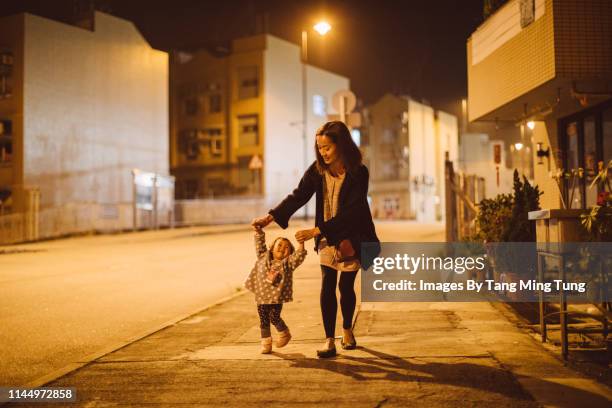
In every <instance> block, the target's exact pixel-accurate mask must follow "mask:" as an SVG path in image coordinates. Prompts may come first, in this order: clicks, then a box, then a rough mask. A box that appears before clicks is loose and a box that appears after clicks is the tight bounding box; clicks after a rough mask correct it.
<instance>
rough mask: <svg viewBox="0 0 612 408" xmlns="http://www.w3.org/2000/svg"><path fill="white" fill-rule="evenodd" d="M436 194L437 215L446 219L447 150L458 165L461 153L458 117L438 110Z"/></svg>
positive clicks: (451, 159) (454, 163)
mask: <svg viewBox="0 0 612 408" xmlns="http://www.w3.org/2000/svg"><path fill="white" fill-rule="evenodd" d="M436 116H437V120H436V125H437V126H436V156H437V157H436V167H437V171H436V195H437V196H438V200H439V203H440V204H439V205H438V206H437V217H438V218H440V219H442V220H443V219H444V217H445V215H446V213H445V205H446V203H445V199H446V195H445V191H444V183H445V169H444V162H445V152H448V158H449V160H450V161H452V162H453V165H454V166H455V167H456V166H457V164H458V163H457V159H458V155H459V134H458V132H459V130H458V125H457V117H456V116H454V115H451V114H450V113H446V112H443V111H437V112H436Z"/></svg>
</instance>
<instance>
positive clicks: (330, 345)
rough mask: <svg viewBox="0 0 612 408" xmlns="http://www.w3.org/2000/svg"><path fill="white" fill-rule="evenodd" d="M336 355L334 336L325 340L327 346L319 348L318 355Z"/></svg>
mask: <svg viewBox="0 0 612 408" xmlns="http://www.w3.org/2000/svg"><path fill="white" fill-rule="evenodd" d="M335 356H336V344H335V342H334V338H333V337H330V338H328V339H327V340H326V341H325V348H323V349H321V350H317V357H319V358H330V357H335Z"/></svg>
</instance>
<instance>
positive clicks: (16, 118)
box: [0, 12, 168, 237]
mask: <svg viewBox="0 0 612 408" xmlns="http://www.w3.org/2000/svg"><path fill="white" fill-rule="evenodd" d="M92 23H93V24H92V28H93V29H92V30H87V29H83V28H79V27H76V26H72V25H68V24H64V23H60V22H57V21H53V20H49V19H46V18H42V17H38V16H35V15H31V14H18V15H13V16H9V17H4V18H2V19H0V47H1V49H0V53H1V54H2V62H3V69H2V70H1V73H2V76H3V77H4V79H5V81H4V82H3V83H4V84H5V87H4V89H3V90H2V97H1V98H0V120H1V121H2V124H3V126H1V128H2V130H3V132H2V135H1V136H0V151H1V153H2V154H1V155H0V161H1V162H0V188H2V190H4V191H8V192H9V197H8V198H7V199H6V200H3V201H4V210H3V211H4V212H5V214H8V213H13V214H20V213H24V212H27V211H29V210H30V209H32V206H33V205H34V206H35V207H37V208H38V210H39V212H38V217H39V219H38V222H37V223H36V224H37V226H36V227H37V228H39V234H38V236H39V237H45V236H54V235H63V234H69V233H74V232H83V231H89V230H106V229H121V228H129V227H131V225H132V199H133V194H132V180H131V177H132V176H131V169H133V168H140V169H145V170H149V171H154V172H158V173H162V174H164V173H165V174H167V173H168V55H167V54H166V53H165V52H162V51H158V50H155V49H152V48H151V46H150V45H149V44H148V43H147V41H146V40H145V39H144V38H143V37H142V35H141V34H140V33H139V32H138V30H137V29H136V28H135V27H134V25H133V24H132V23H131V22H128V21H125V20H122V19H119V18H116V17H113V16H110V15H107V14H103V13H99V12H95V13H94V15H93V16H92ZM9 62H10V63H9Z"/></svg>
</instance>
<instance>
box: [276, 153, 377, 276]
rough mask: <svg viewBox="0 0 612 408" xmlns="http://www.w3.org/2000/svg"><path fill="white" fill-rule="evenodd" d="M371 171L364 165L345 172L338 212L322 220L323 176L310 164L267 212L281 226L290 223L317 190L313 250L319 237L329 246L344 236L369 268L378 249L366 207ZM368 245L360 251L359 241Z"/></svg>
mask: <svg viewBox="0 0 612 408" xmlns="http://www.w3.org/2000/svg"><path fill="white" fill-rule="evenodd" d="M369 177H370V174H369V172H368V168H367V167H366V166H364V165H363V164H362V165H360V166H359V167H358V168H357V170H355V171H354V172H348V171H347V173H346V177H345V179H344V182H343V183H342V187H341V189H340V193H339V196H338V211H337V213H336V216H335V217H333V218H331V219H329V220H328V221H323V199H324V198H323V178H324V176H323V175H322V174H320V173H319V171H318V170H317V167H316V162H315V163H313V164H312V165H311V166H310V167H309V168H308V170H306V172H305V173H304V176H303V177H302V179H301V180H300V183H299V184H298V186H297V188H296V189H295V190H293V192H292V193H291V194H289V195H288V196H287V197H286V198H285V199H284V200H283V201H282V202H281V203H280V204H279V205H278V206H276V208H274V209H272V210H270V211H269V213H270V214H271V215H272V216H273V217H274V221H276V223H277V224H278V225H280V226H281V227H282V228H283V229H285V228H287V226H288V225H289V219H290V218H291V216H292V215H293V214H294V213H295V212H296V211H297V210H298V209H299V208H301V207H302V206H303V205H304V204H306V203H307V202H308V200H310V197H312V195H313V194H315V193H316V215H315V226H317V227H319V230H320V231H321V235H319V236H317V237H316V238H315V250H316V249H317V248H318V247H319V241H320V240H321V238H322V236H324V237H325V238H327V242H328V244H330V245H337V244H338V243H340V241H342V240H343V239H349V240H350V241H351V243H352V244H353V248H355V251H356V252H357V256H359V257H360V259H361V265H362V267H363V268H364V269H368V268H369V267H370V265H371V264H372V262H373V258H374V257H376V256H377V255H378V253H379V252H380V244H379V243H380V241H379V239H378V237H377V236H376V230H375V228H374V222H373V221H372V214H371V212H370V207H369V206H368V199H367V197H368V181H369ZM362 243H371V244H367V246H368V248H373V249H372V250H370V249H368V251H367V256H363V257H362V254H361V244H362Z"/></svg>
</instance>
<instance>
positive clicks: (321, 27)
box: [302, 21, 331, 219]
mask: <svg viewBox="0 0 612 408" xmlns="http://www.w3.org/2000/svg"><path fill="white" fill-rule="evenodd" d="M313 28H314V30H315V31H316V32H317V33H319V34H320V35H321V36H324V35H325V34H327V33H328V32H329V30H331V26H330V25H329V23H327V22H325V21H321V22H319V23H317V24H315V25H314V26H313ZM307 63H308V30H302V143H303V150H304V171H306V169H307V168H308V141H307V131H308V129H307V123H308V95H307V93H308V87H307V78H306V64H307ZM304 219H308V203H306V205H305V206H304Z"/></svg>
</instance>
